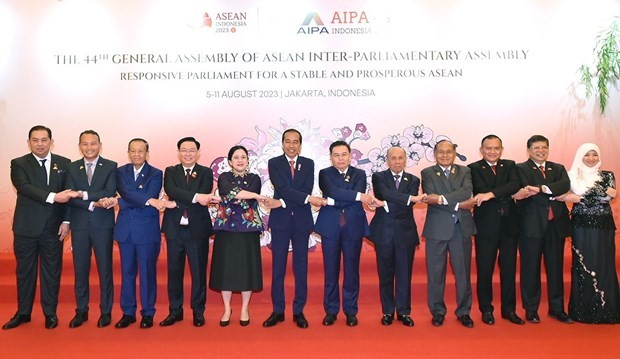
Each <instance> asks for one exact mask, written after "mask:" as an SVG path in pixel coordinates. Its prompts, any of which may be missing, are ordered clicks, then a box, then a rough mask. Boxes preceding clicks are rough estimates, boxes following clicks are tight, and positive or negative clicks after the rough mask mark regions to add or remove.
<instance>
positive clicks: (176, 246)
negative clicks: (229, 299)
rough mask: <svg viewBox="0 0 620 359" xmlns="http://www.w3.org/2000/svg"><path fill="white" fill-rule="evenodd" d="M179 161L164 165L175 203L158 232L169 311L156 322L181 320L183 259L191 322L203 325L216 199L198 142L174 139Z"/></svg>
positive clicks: (167, 323) (166, 183)
mask: <svg viewBox="0 0 620 359" xmlns="http://www.w3.org/2000/svg"><path fill="white" fill-rule="evenodd" d="M177 149H178V156H179V160H180V161H181V163H179V164H178V165H176V166H170V167H168V168H166V171H165V173H164V190H165V192H166V194H167V195H168V198H169V199H170V202H172V203H173V204H174V205H175V206H174V207H173V208H166V210H165V212H164V219H163V222H162V231H163V232H164V234H165V235H166V243H167V249H168V299H169V300H170V308H169V309H170V312H169V314H168V316H167V317H166V318H165V319H164V320H163V321H161V322H160V323H159V325H161V326H164V327H166V326H170V325H173V324H174V323H175V322H177V321H180V320H183V275H184V273H185V258H187V261H188V262H189V269H190V274H191V278H192V285H191V297H190V304H191V308H192V312H193V324H194V326H196V327H201V326H203V325H205V318H204V311H205V303H206V300H207V258H208V255H209V236H211V234H212V233H213V227H212V224H211V215H210V214H209V208H208V206H209V204H215V203H218V202H219V197H217V196H215V195H213V194H212V193H211V192H212V191H213V171H212V170H211V169H210V168H209V167H204V166H201V165H199V164H198V163H197V161H198V158H199V157H200V142H198V141H197V140H196V139H195V138H193V137H185V138H182V139H180V140H179V141H178V142H177Z"/></svg>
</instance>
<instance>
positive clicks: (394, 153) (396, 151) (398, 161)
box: [387, 147, 407, 173]
mask: <svg viewBox="0 0 620 359" xmlns="http://www.w3.org/2000/svg"><path fill="white" fill-rule="evenodd" d="M387 163H388V167H389V168H390V171H392V172H394V173H400V172H402V171H403V170H404V169H405V164H407V158H406V155H405V150H403V149H402V148H397V147H394V148H390V149H389V150H388V153H387Z"/></svg>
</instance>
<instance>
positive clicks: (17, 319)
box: [2, 313, 30, 330]
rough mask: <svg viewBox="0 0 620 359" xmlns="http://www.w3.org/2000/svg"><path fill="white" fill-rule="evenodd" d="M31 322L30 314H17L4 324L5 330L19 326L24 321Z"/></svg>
mask: <svg viewBox="0 0 620 359" xmlns="http://www.w3.org/2000/svg"><path fill="white" fill-rule="evenodd" d="M28 322H30V314H17V313H16V314H15V315H14V316H13V318H11V320H9V321H8V322H6V324H5V325H3V326H2V329H3V330H7V329H13V328H17V327H18V326H19V325H20V324H22V323H28Z"/></svg>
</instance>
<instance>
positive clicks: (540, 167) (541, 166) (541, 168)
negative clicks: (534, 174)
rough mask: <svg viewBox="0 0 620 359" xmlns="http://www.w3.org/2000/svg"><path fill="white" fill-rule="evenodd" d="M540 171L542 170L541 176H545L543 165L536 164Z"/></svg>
mask: <svg viewBox="0 0 620 359" xmlns="http://www.w3.org/2000/svg"><path fill="white" fill-rule="evenodd" d="M538 168H539V169H540V172H542V175H543V177H545V178H547V173H545V167H544V166H543V165H540V166H538Z"/></svg>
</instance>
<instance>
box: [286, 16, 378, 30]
mask: <svg viewBox="0 0 620 359" xmlns="http://www.w3.org/2000/svg"><path fill="white" fill-rule="evenodd" d="M369 24H370V21H369V20H368V15H366V12H365V11H335V12H334V13H333V14H332V16H331V21H330V23H329V24H328V25H327V26H326V25H325V23H324V22H323V19H321V16H320V15H319V13H318V12H309V13H308V14H307V15H306V17H305V18H304V20H303V21H302V23H301V26H300V27H299V29H298V30H297V34H298V35H299V34H303V35H329V34H334V35H337V34H369V33H371V32H372V30H371V28H370V27H369ZM328 26H329V27H328Z"/></svg>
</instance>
